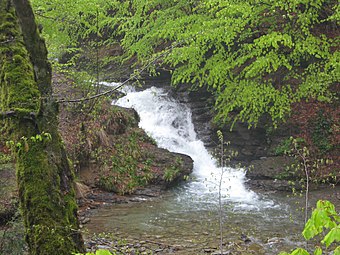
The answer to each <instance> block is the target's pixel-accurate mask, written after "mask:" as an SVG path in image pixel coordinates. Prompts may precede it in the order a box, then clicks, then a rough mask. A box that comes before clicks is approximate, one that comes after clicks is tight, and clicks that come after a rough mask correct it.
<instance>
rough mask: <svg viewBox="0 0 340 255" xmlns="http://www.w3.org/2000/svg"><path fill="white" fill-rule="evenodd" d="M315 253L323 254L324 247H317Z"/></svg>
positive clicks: (315, 254) (317, 254) (316, 254)
mask: <svg viewBox="0 0 340 255" xmlns="http://www.w3.org/2000/svg"><path fill="white" fill-rule="evenodd" d="M314 255H322V249H321V248H320V247H317V248H316V249H315V251H314Z"/></svg>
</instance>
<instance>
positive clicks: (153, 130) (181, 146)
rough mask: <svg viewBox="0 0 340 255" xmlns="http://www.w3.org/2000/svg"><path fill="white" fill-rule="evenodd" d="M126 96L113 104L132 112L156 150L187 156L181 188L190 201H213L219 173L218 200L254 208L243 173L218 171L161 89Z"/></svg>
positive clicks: (185, 111)
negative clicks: (189, 176) (189, 163)
mask: <svg viewBox="0 0 340 255" xmlns="http://www.w3.org/2000/svg"><path fill="white" fill-rule="evenodd" d="M125 92H126V96H124V97H122V98H120V99H118V100H117V101H115V102H113V103H114V104H116V105H119V106H122V107H129V108H134V109H135V110H136V111H137V112H138V114H139V116H140V119H141V121H140V123H139V126H140V127H141V128H143V129H144V130H145V131H146V132H147V133H148V135H150V136H151V137H152V138H154V139H155V140H156V142H157V144H158V146H159V147H162V148H165V149H168V150H169V151H172V152H178V153H183V154H186V155H189V156H190V157H191V158H192V159H193V161H194V169H193V181H191V182H190V183H189V185H186V186H185V193H186V194H189V195H190V196H191V197H192V196H193V195H194V196H196V197H198V198H202V197H204V199H209V200H211V201H217V200H216V196H217V194H218V182H219V181H220V178H221V174H222V171H223V180H222V190H221V193H222V197H223V199H225V200H231V201H234V202H238V203H245V204H247V206H248V207H249V204H254V203H255V201H256V199H257V196H256V194H255V193H254V192H251V191H249V190H247V189H246V187H245V186H244V178H245V173H244V170H243V169H237V168H230V167H228V168H223V169H222V168H220V167H218V166H217V162H216V160H215V159H214V158H213V157H212V156H211V155H210V154H209V152H208V150H207V149H206V148H205V147H204V144H203V142H202V141H201V140H199V139H198V138H197V135H196V132H195V130H194V125H193V123H192V120H191V111H190V109H189V108H188V107H187V106H186V105H184V104H181V103H179V102H178V101H176V100H175V99H173V98H171V97H170V96H169V95H168V94H167V93H166V92H165V91H164V90H163V89H161V88H155V87H152V88H149V89H146V90H144V91H140V92H136V91H133V90H131V89H130V90H126V91H125Z"/></svg>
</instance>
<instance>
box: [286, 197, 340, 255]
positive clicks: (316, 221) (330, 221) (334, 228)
mask: <svg viewBox="0 0 340 255" xmlns="http://www.w3.org/2000/svg"><path fill="white" fill-rule="evenodd" d="M339 224H340V216H339V214H338V213H337V212H336V210H335V207H334V205H333V204H332V203H331V202H329V201H326V200H319V201H318V202H317V204H316V208H315V209H314V211H313V213H312V216H311V217H310V219H309V220H308V221H307V223H306V225H305V228H304V230H303V232H302V235H303V236H304V238H305V239H306V240H310V239H311V238H314V237H316V236H320V235H322V237H323V238H322V241H321V244H323V245H325V246H326V250H327V248H330V247H331V245H332V244H333V245H334V246H333V247H334V250H333V253H332V254H334V255H338V254H340V246H338V245H337V244H339V242H340V225H339ZM325 230H329V231H328V233H325ZM327 251H328V250H327ZM309 254H310V253H308V252H307V251H306V250H305V249H302V248H297V249H295V250H294V251H293V252H291V253H287V252H282V253H280V255H309ZM314 254H315V255H319V254H320V255H321V254H322V248H321V247H319V246H318V247H316V248H315V250H314Z"/></svg>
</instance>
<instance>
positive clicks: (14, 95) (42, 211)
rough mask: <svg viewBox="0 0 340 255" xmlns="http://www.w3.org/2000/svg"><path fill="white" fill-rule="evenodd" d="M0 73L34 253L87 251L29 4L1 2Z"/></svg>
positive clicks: (2, 106)
mask: <svg viewBox="0 0 340 255" xmlns="http://www.w3.org/2000/svg"><path fill="white" fill-rule="evenodd" d="M0 68H1V69H0V113H1V115H0V116H1V117H2V120H0V121H2V122H3V123H4V125H3V127H4V128H5V131H6V134H8V140H11V141H13V147H14V148H15V154H16V168H17V181H18V188H19V197H20V208H21V211H22V216H23V218H24V224H25V229H26V241H27V243H28V247H29V252H30V254H49V255H52V254H58V255H63V254H71V253H72V252H79V251H80V252H82V251H84V248H83V241H82V237H81V234H80V232H79V229H78V226H79V224H78V220H77V204H76V201H75V191H74V187H73V180H74V176H73V173H72V169H71V168H70V164H69V161H68V159H67V156H66V153H65V149H64V146H63V144H62V140H61V137H60V135H59V132H58V129H57V127H58V122H57V113H58V105H57V103H56V102H55V100H54V99H53V97H52V87H51V67H50V64H49V63H48V61H47V50H46V46H45V43H44V41H43V39H42V38H41V37H40V35H39V32H38V30H37V26H36V23H35V19H34V15H33V11H32V9H31V6H30V3H29V2H28V0H0Z"/></svg>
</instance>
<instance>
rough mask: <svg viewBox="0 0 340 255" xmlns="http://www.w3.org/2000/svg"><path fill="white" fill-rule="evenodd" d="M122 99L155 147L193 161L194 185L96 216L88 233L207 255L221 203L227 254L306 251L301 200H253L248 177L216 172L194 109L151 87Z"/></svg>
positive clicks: (276, 196) (215, 241)
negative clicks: (300, 248) (197, 128)
mask: <svg viewBox="0 0 340 255" xmlns="http://www.w3.org/2000/svg"><path fill="white" fill-rule="evenodd" d="M125 93H126V96H124V97H122V98H120V99H119V100H118V101H115V102H113V103H114V104H116V105H119V106H123V107H133V108H134V109H135V110H136V111H137V112H138V114H139V115H140V119H141V121H140V124H139V125H140V127H141V128H143V129H144V130H145V131H146V132H147V133H148V134H149V135H150V136H151V137H153V138H154V139H155V140H156V142H157V144H158V146H159V147H162V148H166V149H168V150H170V151H173V152H178V153H183V154H187V155H189V156H190V157H191V158H192V159H193V160H194V169H193V173H192V176H191V177H190V181H188V182H187V183H185V184H183V185H181V186H180V187H176V188H173V189H170V190H168V191H166V192H164V194H163V195H162V196H161V197H158V198H150V199H145V201H143V202H142V203H126V204H117V205H112V206H106V207H101V208H99V209H97V210H96V211H95V213H94V214H93V215H92V216H91V221H90V222H89V223H88V224H87V228H88V230H89V232H90V233H100V232H113V233H118V234H119V236H120V237H123V238H127V239H133V240H152V241H153V242H157V243H162V244H166V245H169V246H173V247H180V248H178V249H177V251H176V253H175V254H207V253H208V252H209V249H208V248H212V249H213V248H217V247H218V245H219V238H220V232H219V220H220V217H219V212H220V210H219V195H221V196H220V198H221V203H222V219H223V241H224V244H225V245H226V247H228V249H230V250H232V249H237V250H239V251H244V252H243V253H242V252H241V253H239V254H278V253H279V252H280V251H283V250H285V251H289V250H290V249H292V248H294V247H296V246H302V245H304V243H303V239H302V237H301V234H300V233H301V231H302V229H303V221H304V219H303V212H302V211H301V210H299V209H297V208H300V207H301V205H299V204H298V203H300V204H303V198H296V197H294V198H291V197H290V198H289V197H287V194H284V193H265V194H261V193H256V192H254V191H252V190H250V189H248V188H247V187H246V186H245V184H244V183H245V172H244V169H241V168H230V167H218V166H217V165H218V164H217V162H216V160H215V159H213V158H212V156H211V155H210V154H209V152H208V150H207V149H206V148H205V147H204V144H203V142H202V141H200V140H199V139H198V138H197V135H196V133H195V129H194V124H193V123H192V121H191V111H190V109H189V108H188V107H187V106H186V105H184V104H181V103H179V102H177V101H176V100H175V99H173V98H171V97H169V96H168V94H167V92H166V91H163V90H162V89H160V88H155V87H152V88H149V89H146V90H144V91H139V92H137V91H134V90H133V89H127V90H126V91H125ZM220 182H221V183H222V186H221V189H219V183H220ZM320 196H322V194H320ZM315 200H316V199H314V201H315ZM228 249H227V250H228ZM205 252H206V253H205Z"/></svg>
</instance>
